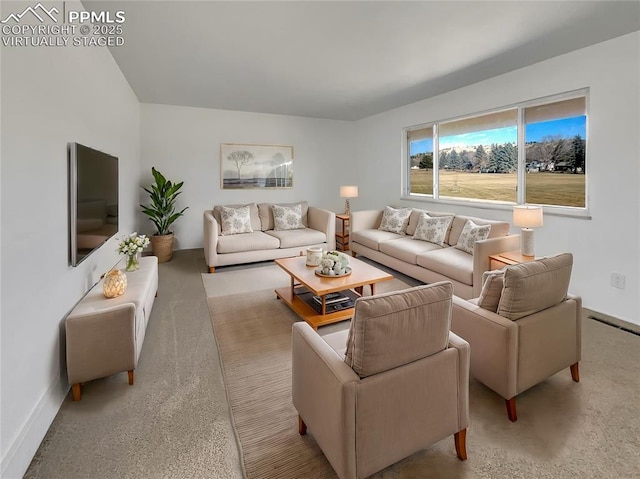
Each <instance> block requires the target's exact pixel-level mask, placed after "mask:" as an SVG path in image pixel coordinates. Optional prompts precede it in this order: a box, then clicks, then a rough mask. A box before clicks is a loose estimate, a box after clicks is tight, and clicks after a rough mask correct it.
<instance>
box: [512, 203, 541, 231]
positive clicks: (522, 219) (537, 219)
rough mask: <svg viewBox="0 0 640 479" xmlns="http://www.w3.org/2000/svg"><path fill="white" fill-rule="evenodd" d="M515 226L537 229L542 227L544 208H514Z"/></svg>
mask: <svg viewBox="0 0 640 479" xmlns="http://www.w3.org/2000/svg"><path fill="white" fill-rule="evenodd" d="M513 224H514V225H515V226H520V227H521V228H536V227H538V226H542V207H540V206H529V205H527V206H514V207H513Z"/></svg>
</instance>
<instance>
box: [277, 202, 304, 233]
mask: <svg viewBox="0 0 640 479" xmlns="http://www.w3.org/2000/svg"><path fill="white" fill-rule="evenodd" d="M273 222H274V228H273V229H274V230H275V231H284V230H299V229H303V228H304V225H303V224H302V205H300V204H297V205H295V206H281V205H273Z"/></svg>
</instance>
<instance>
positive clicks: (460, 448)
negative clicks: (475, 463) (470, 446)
mask: <svg viewBox="0 0 640 479" xmlns="http://www.w3.org/2000/svg"><path fill="white" fill-rule="evenodd" d="M453 442H454V443H455V445H456V454H457V455H458V459H460V460H461V461H466V460H467V429H466V428H465V429H463V430H462V431H458V432H456V433H455V434H454V435H453Z"/></svg>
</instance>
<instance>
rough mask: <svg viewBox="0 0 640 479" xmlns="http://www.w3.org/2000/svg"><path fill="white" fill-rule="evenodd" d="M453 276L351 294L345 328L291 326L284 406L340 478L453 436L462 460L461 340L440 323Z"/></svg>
mask: <svg viewBox="0 0 640 479" xmlns="http://www.w3.org/2000/svg"><path fill="white" fill-rule="evenodd" d="M452 292H453V285H452V284H451V283H450V282H440V283H434V284H432V285H428V286H417V287H415V288H410V289H407V290H404V291H398V292H393V293H386V294H379V295H375V296H368V297H362V298H358V299H357V300H356V303H355V312H354V317H353V319H352V322H351V328H350V329H349V330H345V331H342V332H337V333H332V334H329V335H327V336H325V337H321V336H319V335H318V334H317V332H316V331H314V330H313V329H312V328H311V327H310V326H309V325H308V324H306V323H303V322H300V323H296V324H294V326H293V334H292V355H293V361H292V386H293V391H292V392H293V405H294V406H295V408H296V410H297V411H298V414H299V417H298V420H299V424H298V425H299V432H300V434H305V433H306V432H307V427H308V428H309V432H310V433H311V434H312V435H313V437H314V439H315V440H316V441H317V443H318V445H319V446H320V448H321V449H322V451H323V452H324V454H325V456H326V458H327V459H328V461H329V462H330V463H331V465H332V466H333V468H334V469H335V471H336V473H337V474H338V476H339V477H340V478H341V479H347V478H349V479H351V478H363V477H367V476H369V475H371V474H374V473H375V472H377V471H380V470H382V469H384V468H385V467H387V466H389V465H391V464H393V463H395V462H397V461H399V460H401V459H403V458H405V457H407V456H409V455H411V454H413V453H415V452H417V451H419V450H421V449H424V448H427V447H428V446H430V445H432V444H434V443H436V442H438V441H440V440H441V439H444V438H445V437H447V436H449V435H453V436H454V444H455V449H456V452H457V456H458V458H459V459H460V460H465V459H466V445H465V438H466V428H467V425H468V422H469V389H468V388H469V345H468V343H467V342H466V341H465V340H463V339H461V338H459V337H458V336H456V335H455V334H453V333H451V332H450V331H449V329H450V320H451V305H452Z"/></svg>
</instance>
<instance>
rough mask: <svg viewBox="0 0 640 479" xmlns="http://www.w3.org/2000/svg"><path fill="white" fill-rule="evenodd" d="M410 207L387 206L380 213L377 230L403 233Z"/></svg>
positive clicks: (407, 221) (407, 222)
mask: <svg viewBox="0 0 640 479" xmlns="http://www.w3.org/2000/svg"><path fill="white" fill-rule="evenodd" d="M410 215H411V208H393V207H391V206H387V207H385V209H384V213H383V214H382V221H381V222H380V227H379V228H378V229H379V230H382V231H390V232H391V233H398V234H401V233H404V232H405V230H406V229H407V225H408V224H409V216H410Z"/></svg>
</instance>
